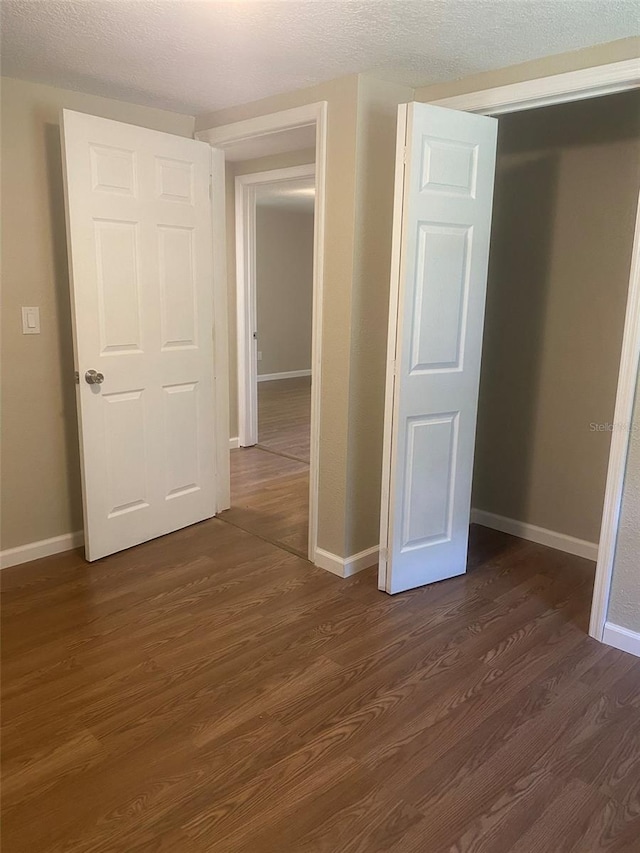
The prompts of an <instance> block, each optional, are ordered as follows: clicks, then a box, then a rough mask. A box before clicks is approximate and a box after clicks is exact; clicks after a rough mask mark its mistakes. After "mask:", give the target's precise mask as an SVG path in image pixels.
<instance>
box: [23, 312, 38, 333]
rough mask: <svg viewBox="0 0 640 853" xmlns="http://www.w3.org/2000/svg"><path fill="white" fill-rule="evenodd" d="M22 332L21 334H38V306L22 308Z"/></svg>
mask: <svg viewBox="0 0 640 853" xmlns="http://www.w3.org/2000/svg"><path fill="white" fill-rule="evenodd" d="M22 334H23V335H39V334H40V309H39V308H24V307H23V309H22Z"/></svg>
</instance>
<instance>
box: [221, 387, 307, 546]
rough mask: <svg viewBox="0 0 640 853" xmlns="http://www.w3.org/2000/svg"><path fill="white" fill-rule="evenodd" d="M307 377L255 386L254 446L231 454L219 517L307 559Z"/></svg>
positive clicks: (233, 451)
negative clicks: (227, 502) (227, 491)
mask: <svg viewBox="0 0 640 853" xmlns="http://www.w3.org/2000/svg"><path fill="white" fill-rule="evenodd" d="M310 430H311V378H310V377H308V376H307V377H298V378H295V379H279V380H273V381H270V382H259V383H258V439H259V444H258V445H256V446H255V447H243V448H240V449H238V450H232V451H231V509H229V510H227V511H226V512H224V513H222V514H221V516H220V517H221V518H222V519H223V520H224V521H227V522H229V523H231V524H235V525H236V526H237V527H240V528H241V529H242V530H246V531H248V532H249V533H254V534H256V535H257V536H260V537H262V538H264V539H267V541H269V542H272V543H273V544H275V545H280V546H281V547H283V548H286V549H287V550H289V551H291V552H292V553H294V554H297V555H298V556H300V557H306V556H307V554H308V538H309V444H310V441H309V439H310Z"/></svg>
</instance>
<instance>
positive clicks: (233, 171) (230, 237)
mask: <svg viewBox="0 0 640 853" xmlns="http://www.w3.org/2000/svg"><path fill="white" fill-rule="evenodd" d="M315 157H316V152H315V149H314V148H305V149H303V150H301V151H290V152H287V153H286V154H273V155H270V156H268V157H258V158H256V159H254V160H243V161H241V162H239V163H227V166H226V170H225V195H226V211H227V216H226V227H227V285H228V297H227V306H228V313H229V435H230V436H231V437H232V438H234V437H235V436H237V435H238V336H237V325H236V323H237V319H236V317H237V314H236V312H237V300H236V288H237V283H236V220H235V210H236V208H235V179H236V176H237V175H250V174H254V173H255V172H268V171H270V170H272V169H285V168H288V167H290V166H306V165H307V164H309V163H313V162H314V161H315Z"/></svg>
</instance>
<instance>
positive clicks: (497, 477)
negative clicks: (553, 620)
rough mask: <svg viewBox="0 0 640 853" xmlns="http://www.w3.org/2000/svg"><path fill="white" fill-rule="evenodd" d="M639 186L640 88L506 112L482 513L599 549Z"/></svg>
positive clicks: (490, 302)
mask: <svg viewBox="0 0 640 853" xmlns="http://www.w3.org/2000/svg"><path fill="white" fill-rule="evenodd" d="M639 182H640V92H637V91H636V92H631V93H625V94H620V95H612V96H610V97H607V98H597V99H594V100H587V101H580V102H577V103H572V104H565V105H562V106H556V107H548V108H546V109H537V110H530V111H527V112H522V113H513V114H510V115H506V116H502V117H501V118H500V120H499V133H498V159H497V174H496V188H495V195H494V219H493V229H492V236H491V253H490V260H489V279H488V289H487V309H486V320H485V338H484V350H483V362H482V374H481V384H480V402H479V410H478V433H477V441H476V466H475V476H474V495H473V505H474V506H475V507H477V508H478V509H481V510H485V511H488V512H493V513H497V514H498V515H504V516H507V517H509V518H515V519H518V520H519V521H524V522H527V523H529V524H535V525H538V526H540V527H544V528H547V529H550V530H554V531H558V532H560V533H564V534H567V535H569V536H576V537H578V538H579V539H586V540H588V541H590V542H597V541H598V538H599V534H600V523H601V518H602V505H603V500H604V489H605V481H606V473H607V462H608V457H609V445H610V438H611V436H610V433H609V432H607V431H596V430H595V428H593V427H592V426H591V425H592V424H607V423H610V422H611V421H612V420H613V411H614V406H615V394H616V385H617V378H618V369H619V364H620V351H621V345H622V330H623V325H624V316H625V307H626V299H627V292H628V282H629V267H630V261H631V247H632V242H633V229H634V221H635V212H636V204H637V198H638V185H639Z"/></svg>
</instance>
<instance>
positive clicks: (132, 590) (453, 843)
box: [0, 519, 640, 853]
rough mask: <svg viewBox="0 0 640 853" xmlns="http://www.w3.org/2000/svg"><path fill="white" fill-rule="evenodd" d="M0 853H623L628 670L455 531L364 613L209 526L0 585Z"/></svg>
mask: <svg viewBox="0 0 640 853" xmlns="http://www.w3.org/2000/svg"><path fill="white" fill-rule="evenodd" d="M0 580H1V582H2V586H3V601H2V607H3V612H2V633H3V644H2V654H3V673H2V674H3V684H2V687H3V740H2V748H3V776H4V784H3V838H2V842H3V845H2V850H3V853H54V851H55V853H62V851H66V853H98V851H100V853H107V851H109V853H114V851H115V853H120V851H122V853H125V851H126V853H142V852H143V851H144V853H152V851H171V853H205V851H206V853H234V851H242V852H243V853H285V852H286V853H311V851H313V853H320V852H321V851H324V852H326V853H355V851H362V853H365V851H366V853H375V851H383V850H384V851H394V853H412V851H419V853H444V851H447V852H448V853H453V852H454V851H455V853H479V851H483V853H560V851H562V853H596V851H608V853H632V851H635V853H637V851H638V850H639V849H640V847H639V843H638V842H639V839H640V661H639V660H638V659H636V658H633V657H632V656H631V655H627V654H625V653H624V652H620V651H617V650H614V649H610V648H608V647H606V646H603V645H600V644H599V643H597V642H595V641H594V640H591V639H590V638H589V637H588V636H587V635H586V633H585V631H586V626H587V620H588V610H589V603H590V597H591V587H592V583H593V566H592V564H591V563H589V562H587V561H585V560H582V559H580V558H578V557H571V556H569V555H566V554H562V553H560V552H557V551H553V550H550V549H546V548H544V547H542V546H537V545H534V544H532V543H527V542H523V541H521V540H518V539H515V538H513V537H509V536H507V535H505V534H501V533H497V532H495V531H490V530H487V529H484V528H478V527H472V541H471V549H470V563H469V571H468V573H467V575H466V576H463V577H458V578H454V579H451V580H449V581H443V582H442V583H439V584H436V585H433V586H431V587H425V588H423V589H419V590H415V591H412V592H409V593H404V594H402V595H398V596H395V597H390V596H387V595H385V594H384V593H381V592H379V591H378V590H377V589H376V576H375V570H374V569H371V570H367V571H365V572H361V573H360V574H359V575H356V576H355V577H353V578H350V579H349V580H346V581H345V580H340V579H339V578H336V577H334V576H332V575H331V574H329V573H327V572H324V571H322V570H320V569H316V568H314V567H313V566H311V565H310V564H309V563H307V562H306V561H304V560H302V559H300V558H298V557H296V556H295V555H293V554H291V553H288V552H287V551H284V550H282V549H280V548H277V547H275V546H274V545H272V544H270V543H268V542H266V541H264V539H260V538H258V537H256V536H253V535H250V534H248V533H246V532H244V531H242V530H240V529H238V528H237V527H235V526H233V525H231V524H225V523H224V522H222V521H220V520H217V519H214V520H211V521H208V522H203V523H202V524H199V525H195V526H193V527H190V528H187V529H185V530H182V531H179V532H178V533H175V534H172V535H170V536H168V537H164V538H163V539H158V540H155V541H153V542H149V543H147V544H145V545H141V546H139V547H137V548H133V549H131V550H129V551H125V552H123V553H121V554H117V555H114V556H112V557H109V558H106V559H104V560H100V561H98V562H97V563H94V564H92V565H88V564H87V563H85V562H84V560H83V559H82V556H81V554H79V553H77V552H69V553H67V554H63V555H58V556H54V557H49V558H46V559H43V560H39V561H37V562H34V563H31V564H28V565H23V566H17V567H14V568H10V569H5V570H4V571H3V572H2V573H1V578H0Z"/></svg>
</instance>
